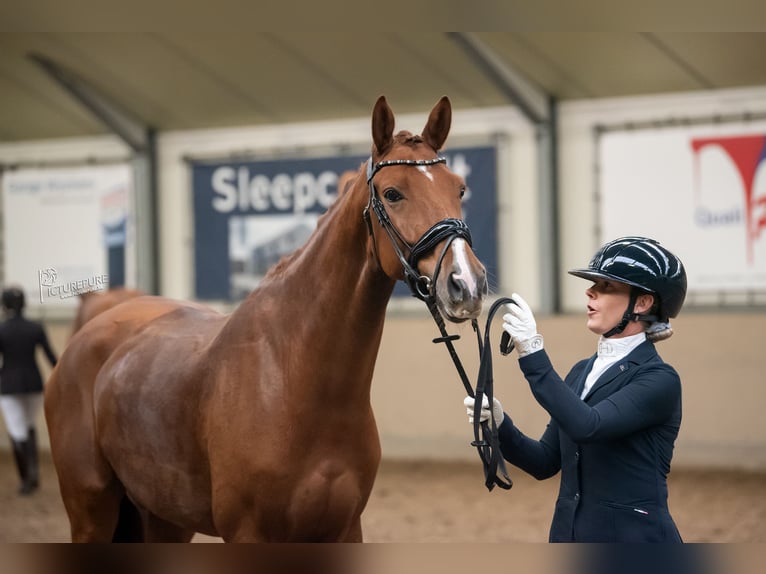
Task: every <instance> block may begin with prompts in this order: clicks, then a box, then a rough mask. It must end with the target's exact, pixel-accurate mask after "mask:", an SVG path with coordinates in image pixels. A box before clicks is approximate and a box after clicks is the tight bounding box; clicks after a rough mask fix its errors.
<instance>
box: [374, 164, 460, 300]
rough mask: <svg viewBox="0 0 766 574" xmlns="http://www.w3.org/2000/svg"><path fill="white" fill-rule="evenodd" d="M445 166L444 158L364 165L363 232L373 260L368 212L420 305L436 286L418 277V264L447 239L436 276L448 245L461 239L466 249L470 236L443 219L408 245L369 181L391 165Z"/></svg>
mask: <svg viewBox="0 0 766 574" xmlns="http://www.w3.org/2000/svg"><path fill="white" fill-rule="evenodd" d="M446 162H447V158H445V157H435V158H433V159H389V160H384V161H379V162H377V163H373V161H372V157H370V159H369V160H368V161H367V185H368V186H369V188H370V199H369V202H368V203H367V207H366V208H365V209H364V220H365V222H366V223H367V228H368V230H369V232H370V235H371V236H372V238H373V246H374V249H375V256H376V257H377V256H378V254H377V251H378V248H377V242H376V240H375V234H374V233H373V230H372V222H371V221H370V209H372V211H373V213H375V216H376V217H377V218H378V223H380V226H381V227H382V228H383V230H384V231H385V232H386V234H388V237H389V238H390V239H391V244H392V245H393V247H394V252H395V253H396V256H397V257H398V258H399V261H400V263H401V264H402V269H403V270H404V281H405V283H407V286H408V287H409V288H410V291H411V292H412V295H413V296H414V297H417V298H418V299H420V300H422V301H425V300H426V299H427V298H430V297H433V293H432V286H434V285H436V277H434V280H433V281H432V280H431V279H429V278H428V277H426V276H425V275H421V274H420V273H418V263H419V261H420V260H421V259H422V258H423V256H425V255H426V254H428V253H430V252H431V251H433V249H434V248H435V247H436V246H437V245H438V244H439V243H441V242H442V241H444V240H445V239H447V243H446V244H445V246H444V248H443V249H442V252H441V254H440V257H439V260H438V261H437V264H436V273H438V272H439V268H440V267H441V263H442V259H443V258H444V255H445V254H446V252H447V248H448V247H449V245H450V244H451V243H452V241H454V240H455V239H456V238H458V237H461V238H463V239H465V240H466V241H467V242H468V244H469V245H471V244H472V241H471V232H470V230H469V229H468V226H467V225H466V224H465V222H464V221H463V220H462V219H455V218H448V219H443V220H441V221H439V222H437V223H435V224H434V225H433V226H431V228H430V229H429V230H428V231H426V232H425V233H424V234H423V236H422V237H421V238H420V239H418V241H417V242H416V243H415V244H414V245H411V244H410V243H409V242H408V241H407V240H406V239H404V237H402V234H401V233H399V230H398V229H397V228H396V226H395V225H394V224H393V222H392V221H391V218H390V217H389V216H388V213H387V212H386V208H385V207H384V206H383V202H381V201H380V199H379V198H378V194H377V192H376V191H375V184H374V183H373V181H372V178H373V177H375V174H376V173H378V171H380V170H381V169H383V168H384V167H388V166H392V165H412V166H428V165H434V164H437V163H446ZM400 245H403V246H404V247H405V248H406V249H407V250H408V251H409V252H410V256H409V258H407V257H405V256H404V253H403V252H402V249H401V247H400Z"/></svg>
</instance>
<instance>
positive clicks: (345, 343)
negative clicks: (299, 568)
mask: <svg viewBox="0 0 766 574" xmlns="http://www.w3.org/2000/svg"><path fill="white" fill-rule="evenodd" d="M451 117H452V111H451V106H450V102H449V100H448V99H447V98H446V97H443V98H442V99H441V100H439V102H438V103H437V104H436V105H435V106H434V108H433V109H432V110H431V113H430V115H429V117H428V121H427V123H426V125H425V128H424V129H423V132H422V133H421V134H420V135H415V134H412V133H410V132H407V131H399V132H398V133H397V134H394V114H393V112H392V111H391V108H390V107H389V105H388V103H387V102H386V99H385V98H384V97H382V96H381V97H380V98H379V99H378V101H377V102H376V104H375V106H374V109H373V114H372V139H373V146H372V155H371V157H370V159H369V160H368V162H365V163H364V164H362V166H361V167H360V169H359V171H358V172H357V173H355V174H354V175H353V177H351V178H349V177H345V176H344V178H342V179H343V181H344V183H343V184H339V186H338V188H339V189H338V197H337V199H336V201H335V202H334V203H333V205H332V206H331V207H330V208H329V209H328V210H327V212H326V213H325V214H324V215H322V217H320V219H319V222H318V224H317V228H316V230H315V231H314V233H313V234H312V236H311V237H310V238H309V240H308V241H307V243H306V244H305V245H304V246H303V247H301V248H300V249H298V250H297V251H295V252H294V253H293V254H291V255H289V256H286V257H284V258H283V259H282V260H281V261H280V262H279V263H277V264H276V265H275V266H274V267H273V268H272V269H271V270H269V272H268V273H267V275H266V277H265V278H264V279H263V281H262V282H261V283H260V285H259V286H258V288H257V289H255V290H254V291H253V292H252V293H251V294H250V295H249V296H248V297H247V298H246V299H245V300H244V301H243V302H242V303H241V304H240V305H239V307H238V308H237V309H236V310H235V311H234V312H233V313H232V314H230V315H221V314H219V313H218V312H216V311H214V310H211V309H209V308H207V307H205V306H203V305H200V304H196V303H188V302H179V301H173V300H169V299H165V298H161V297H154V296H145V297H138V298H136V299H132V300H130V301H127V302H125V303H123V304H121V305H118V306H117V307H114V308H112V309H110V310H107V311H105V312H103V313H101V314H100V315H98V316H97V317H95V318H94V319H92V320H91V321H89V322H88V323H87V324H85V326H84V327H83V328H82V329H81V330H80V331H79V332H78V333H77V334H76V335H75V336H74V337H73V338H72V340H71V341H70V343H69V345H68V347H67V349H66V351H65V352H64V353H63V354H62V357H61V360H60V361H59V363H58V365H57V367H56V368H55V370H54V372H53V373H52V375H51V379H50V381H49V382H48V384H47V385H46V396H45V415H46V419H47V423H48V429H49V432H50V443H51V452H52V456H53V461H54V464H55V466H56V471H57V474H58V479H59V485H60V488H61V495H62V498H63V501H64V506H65V507H66V511H67V514H68V516H69V521H70V526H71V535H72V540H73V541H89V542H96V541H111V540H145V541H189V540H190V539H191V538H192V536H193V535H194V533H196V532H200V533H203V534H207V535H210V536H219V537H221V538H223V540H224V541H251V542H257V541H279V542H285V541H304V542H305V541H362V528H361V515H362V511H363V510H364V508H365V505H366V503H367V500H368V497H369V495H370V492H371V490H372V487H373V483H374V480H375V476H376V473H377V469H378V464H379V461H380V455H381V452H380V441H379V438H378V432H377V427H376V424H375V418H374V416H373V411H372V407H371V404H370V387H371V383H372V376H373V369H374V367H375V360H376V356H377V353H378V348H379V346H380V341H381V336H382V333H383V322H384V320H385V317H386V308H387V304H388V301H389V299H390V297H391V294H392V291H393V289H394V285H395V283H396V281H397V280H400V279H406V280H407V281H408V283H410V285H412V286H413V288H415V289H417V293H418V294H419V296H421V297H432V299H431V300H430V301H432V302H435V304H436V306H437V307H438V309H439V311H440V313H441V314H442V315H443V316H444V317H445V318H446V319H448V320H450V321H453V322H460V321H465V320H471V319H474V318H475V317H477V316H478V315H479V314H480V312H481V309H482V304H483V301H484V296H485V294H486V290H487V280H486V271H485V269H484V266H483V265H482V264H481V262H480V261H479V260H478V259H477V258H476V256H475V255H474V253H473V251H472V249H471V247H470V233H468V228H467V227H466V226H465V224H464V223H463V222H462V220H461V219H460V217H461V197H462V195H463V192H464V190H465V183H464V181H463V180H462V178H461V177H459V176H458V175H456V174H455V173H453V172H451V171H450V170H449V169H448V167H447V165H446V163H445V159H444V158H443V157H440V156H438V154H437V152H438V150H439V149H440V148H441V147H442V144H444V142H445V140H446V138H447V134H448V132H449V128H450V123H451ZM440 270H441V271H440Z"/></svg>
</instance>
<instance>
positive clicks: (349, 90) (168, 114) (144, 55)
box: [0, 30, 766, 142]
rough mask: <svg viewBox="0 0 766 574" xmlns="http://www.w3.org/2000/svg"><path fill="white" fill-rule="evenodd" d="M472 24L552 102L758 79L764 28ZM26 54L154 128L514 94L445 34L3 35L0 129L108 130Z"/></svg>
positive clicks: (418, 106) (417, 107)
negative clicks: (482, 27) (499, 27)
mask: <svg viewBox="0 0 766 574" xmlns="http://www.w3.org/2000/svg"><path fill="white" fill-rule="evenodd" d="M473 36H474V37H475V38H478V39H479V40H480V41H482V42H483V43H484V44H485V45H486V46H487V47H489V49H490V50H492V51H493V53H494V54H495V55H496V57H497V59H498V61H500V62H503V63H504V65H507V66H509V67H511V68H512V69H513V70H515V71H516V72H518V73H519V74H521V75H522V76H524V77H525V78H527V80H528V81H529V82H530V83H531V84H533V85H535V86H537V87H538V88H539V89H541V90H543V91H544V92H546V93H548V94H551V95H552V96H553V97H554V98H556V99H558V100H571V99H584V98H603V97H614V96H625V95H638V94H652V93H665V92H676V91H690V90H704V89H709V88H728V87H741V86H763V85H766V66H765V65H764V64H763V62H762V55H763V54H764V53H766V34H764V33H742V34H738V33H729V34H719V33H666V32H663V33H638V32H613V33H602V32H480V33H475V34H473ZM30 53H38V54H42V55H43V56H45V57H47V58H49V59H51V60H53V61H54V62H56V63H57V64H58V65H60V66H63V67H64V68H66V69H67V70H70V71H72V72H74V73H75V74H76V75H77V76H79V77H80V78H82V79H83V80H84V81H85V82H87V84H89V85H90V86H92V87H94V88H95V89H96V90H98V91H99V92H100V93H102V94H104V95H105V96H106V97H108V98H109V99H110V100H111V101H114V102H116V103H117V104H119V105H120V106H121V107H123V108H124V109H126V110H128V111H129V112H130V113H131V114H132V115H134V116H136V117H137V118H139V119H140V120H141V121H143V122H145V123H147V124H148V125H151V126H153V127H155V128H156V129H158V130H181V129H194V128H203V127H225V126H236V125H257V124H264V123H282V122H295V121H313V120H324V119H335V118H348V117H361V116H366V115H368V114H369V113H370V110H371V108H372V105H373V104H374V101H375V99H376V98H377V97H378V96H379V95H381V94H385V95H386V96H387V97H388V98H389V100H390V102H391V104H392V106H393V107H394V109H395V110H396V111H397V113H411V112H418V113H421V112H426V111H427V110H429V109H430V108H431V107H432V106H433V103H434V102H435V101H436V100H437V99H438V98H439V97H440V96H442V95H444V94H446V95H449V96H450V98H451V99H452V102H453V107H454V108H456V109H461V108H477V107H479V108H480V107H486V106H501V105H510V104H511V102H510V101H509V100H508V98H507V96H506V95H505V92H504V91H503V90H502V89H500V88H499V87H498V85H496V83H495V82H494V81H493V79H492V78H491V77H489V75H488V74H487V73H486V70H485V69H484V68H482V67H481V66H479V65H477V63H476V61H475V60H474V59H473V58H472V57H471V56H470V55H469V54H467V53H466V52H465V50H464V48H463V47H462V46H461V45H460V44H459V43H458V42H456V41H455V40H454V38H453V37H452V36H451V35H450V34H449V33H446V32H418V33H409V32H400V31H396V32H367V31H364V32H362V31H354V30H351V31H344V32H342V33H341V32H330V33H328V32H310V33H306V32H270V33H264V32H251V33H248V34H243V33H241V32H240V33H234V32H231V33H224V32H217V33H197V34H194V33H184V32H170V33H169V32H154V33H137V32H133V33H16V34H10V33H0V141H6V142H7V141H17V140H27V139H40V138H51V137H66V136H87V135H94V134H101V133H107V129H106V128H105V127H104V126H102V125H101V124H100V123H99V122H98V121H97V120H96V119H94V118H93V117H92V115H91V114H90V113H89V112H88V111H87V110H85V109H84V108H83V107H81V106H80V105H79V104H78V103H77V102H76V101H75V100H74V99H73V98H72V97H71V95H70V94H68V93H67V92H66V91H65V90H64V89H63V88H62V87H61V86H59V85H58V84H57V82H56V81H54V80H53V79H52V78H51V77H50V76H48V75H47V74H46V73H44V72H43V71H42V69H41V68H40V67H39V66H38V65H37V64H36V63H35V62H34V61H33V60H32V59H30V58H29V54H30Z"/></svg>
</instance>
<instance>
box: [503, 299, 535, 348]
mask: <svg viewBox="0 0 766 574" xmlns="http://www.w3.org/2000/svg"><path fill="white" fill-rule="evenodd" d="M511 299H513V301H514V302H513V303H508V304H507V305H506V308H507V309H508V313H506V314H505V315H503V330H504V331H505V332H506V333H508V334H509V335H510V336H511V340H512V341H513V344H514V346H515V347H516V351H517V352H518V353H519V357H523V356H525V355H529V354H530V353H534V352H535V351H539V350H540V349H542V348H543V337H542V335H539V334H538V333H537V323H536V322H535V316H534V315H533V314H532V309H530V307H529V305H528V304H527V302H526V301H524V299H523V298H522V297H521V295H519V294H518V293H514V294H513V295H511Z"/></svg>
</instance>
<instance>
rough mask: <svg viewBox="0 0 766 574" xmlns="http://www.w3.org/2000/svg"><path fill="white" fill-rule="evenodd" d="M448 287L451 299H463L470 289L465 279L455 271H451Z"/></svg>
mask: <svg viewBox="0 0 766 574" xmlns="http://www.w3.org/2000/svg"><path fill="white" fill-rule="evenodd" d="M447 288H448V289H449V296H450V299H452V300H453V301H462V300H463V299H464V298H465V295H466V291H467V290H468V288H467V285H466V283H465V281H464V280H463V279H461V278H460V276H459V275H457V274H455V273H450V275H449V282H448V284H447Z"/></svg>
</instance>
